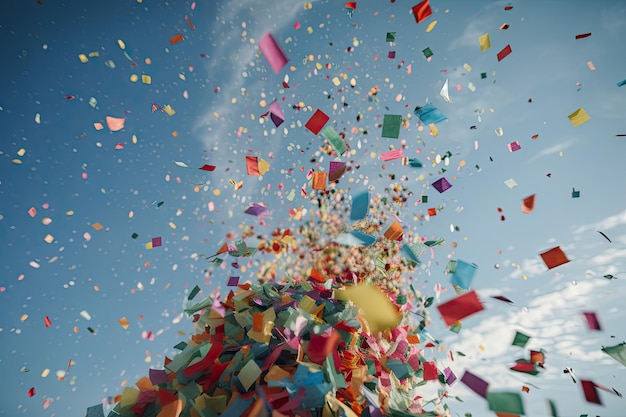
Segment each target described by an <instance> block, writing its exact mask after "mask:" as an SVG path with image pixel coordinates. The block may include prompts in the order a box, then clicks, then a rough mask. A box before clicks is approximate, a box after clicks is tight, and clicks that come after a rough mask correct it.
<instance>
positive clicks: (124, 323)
mask: <svg viewBox="0 0 626 417" xmlns="http://www.w3.org/2000/svg"><path fill="white" fill-rule="evenodd" d="M117 322H118V323H119V324H120V326H122V328H124V329H128V326H130V322H129V321H128V319H127V318H126V317H122V318H121V319H119V320H118V321H117Z"/></svg>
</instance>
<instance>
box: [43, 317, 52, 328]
mask: <svg viewBox="0 0 626 417" xmlns="http://www.w3.org/2000/svg"><path fill="white" fill-rule="evenodd" d="M43 322H44V323H45V325H46V327H50V326H52V321H51V320H50V317H48V316H46V317H44V318H43Z"/></svg>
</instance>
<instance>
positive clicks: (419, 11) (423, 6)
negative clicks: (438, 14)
mask: <svg viewBox="0 0 626 417" xmlns="http://www.w3.org/2000/svg"><path fill="white" fill-rule="evenodd" d="M412 10H413V16H415V21H416V22H417V23H421V22H423V21H424V20H425V19H426V18H427V17H428V16H430V15H431V14H432V10H431V9H430V0H424V1H423V2H421V3H418V4H416V5H415V6H413V8H412Z"/></svg>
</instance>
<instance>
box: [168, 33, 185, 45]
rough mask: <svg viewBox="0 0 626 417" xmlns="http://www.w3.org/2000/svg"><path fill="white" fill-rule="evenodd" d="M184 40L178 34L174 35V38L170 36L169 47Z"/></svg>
mask: <svg viewBox="0 0 626 417" xmlns="http://www.w3.org/2000/svg"><path fill="white" fill-rule="evenodd" d="M184 40H185V38H183V35H182V34H180V33H178V34H176V35H174V36H172V37H171V38H170V45H175V44H177V43H179V42H182V41H184Z"/></svg>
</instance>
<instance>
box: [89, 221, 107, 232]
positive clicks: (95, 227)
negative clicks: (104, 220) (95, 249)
mask: <svg viewBox="0 0 626 417" xmlns="http://www.w3.org/2000/svg"><path fill="white" fill-rule="evenodd" d="M91 227H93V228H94V229H96V230H102V229H104V226H103V225H101V224H100V223H98V222H96V223H94V224H92V225H91Z"/></svg>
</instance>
